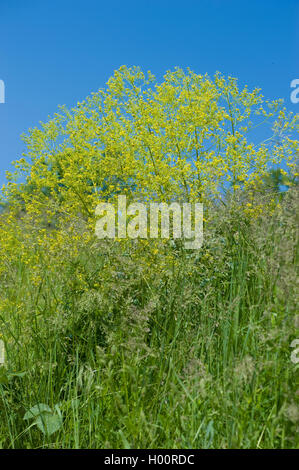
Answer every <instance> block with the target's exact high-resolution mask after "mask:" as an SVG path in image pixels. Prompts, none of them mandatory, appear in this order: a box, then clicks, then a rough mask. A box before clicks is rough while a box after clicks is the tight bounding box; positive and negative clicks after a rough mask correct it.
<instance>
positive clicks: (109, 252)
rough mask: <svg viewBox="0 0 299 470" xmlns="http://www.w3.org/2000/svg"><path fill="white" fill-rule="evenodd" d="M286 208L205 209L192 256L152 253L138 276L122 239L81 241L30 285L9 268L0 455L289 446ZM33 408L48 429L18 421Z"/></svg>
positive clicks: (292, 216)
mask: <svg viewBox="0 0 299 470" xmlns="http://www.w3.org/2000/svg"><path fill="white" fill-rule="evenodd" d="M297 205H298V195H297V192H296V191H295V190H294V191H293V192H292V191H290V192H289V194H288V195H287V197H285V198H284V201H283V204H282V210H281V211H278V213H277V214H276V215H274V216H273V217H270V216H264V217H261V218H260V219H259V220H258V221H256V222H255V223H250V222H249V221H248V220H246V218H245V217H241V215H238V214H237V213H235V212H234V211H232V210H230V207H226V208H223V209H221V210H218V211H216V210H215V216H214V222H213V223H212V224H211V226H210V227H209V228H208V229H207V230H206V232H205V244H204V246H203V248H202V249H201V250H200V252H197V253H192V252H188V251H186V250H184V249H183V248H182V247H181V246H179V245H178V244H177V245H176V246H172V247H168V248H162V246H161V251H160V252H159V253H158V254H157V256H156V257H155V259H154V260H152V261H151V262H150V265H149V266H148V268H147V270H143V269H142V268H141V266H140V265H139V264H138V262H136V260H138V256H137V255H136V250H137V248H136V244H133V243H132V246H127V250H126V251H125V252H124V251H123V250H122V249H121V247H119V246H118V245H117V244H116V243H110V244H108V243H107V244H106V245H105V244H104V243H95V244H94V245H93V246H84V245H83V244H82V247H81V250H80V252H79V253H78V255H77V256H76V257H72V256H68V255H67V254H66V253H65V254H64V255H63V256H64V269H63V270H60V271H56V272H53V271H52V270H51V269H50V266H49V265H48V264H45V265H44V266H43V278H42V282H41V283H40V284H39V285H38V286H36V285H34V284H33V283H32V282H31V280H30V269H29V268H28V267H26V265H24V264H23V263H22V262H21V261H19V262H17V263H14V264H12V265H11V266H9V267H8V269H7V272H6V273H5V275H3V276H2V279H1V285H2V292H1V298H2V301H3V302H4V303H5V302H6V305H7V306H8V307H7V310H6V312H5V314H3V313H2V314H1V318H0V331H1V333H2V337H3V339H4V341H5V346H6V362H5V365H4V366H0V447H2V448H43V447H45V448H298V447H299V442H298V422H299V411H298V398H299V397H298V365H296V364H294V363H292V361H291V352H292V349H291V348H290V344H291V341H292V340H293V339H294V338H296V337H299V336H298V330H296V327H297V328H298V315H297V316H296V302H297V301H298V298H297V296H298V289H297V286H296V281H297V275H296V265H297V263H298V237H297V224H298V218H297V216H298V214H297V213H296V206H297ZM32 249H34V248H32ZM163 250H164V251H163ZM169 253H170V254H171V258H169V259H171V260H172V261H171V262H169V264H167V265H166V267H165V257H167V256H168V255H169ZM297 285H298V284H297ZM296 335H297V336H296ZM296 381H297V382H296ZM40 403H43V404H45V405H48V406H49V407H50V408H51V409H52V410H53V415H54V416H56V418H57V417H58V416H60V414H61V418H59V419H60V425H59V426H60V428H59V429H58V430H57V431H56V432H53V433H52V434H51V435H49V433H43V432H42V431H41V430H40V429H39V428H38V427H37V426H36V425H32V424H33V422H34V419H31V420H30V419H29V420H24V419H23V418H24V415H25V413H26V412H27V411H28V410H29V409H30V408H31V407H33V406H34V405H37V404H40ZM56 405H57V407H56V409H54V408H55V406H56ZM57 419H58V418H57Z"/></svg>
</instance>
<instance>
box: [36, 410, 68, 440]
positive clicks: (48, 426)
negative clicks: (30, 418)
mask: <svg viewBox="0 0 299 470" xmlns="http://www.w3.org/2000/svg"><path fill="white" fill-rule="evenodd" d="M35 423H36V425H37V427H38V429H40V431H42V433H43V434H46V435H47V436H51V434H53V433H54V432H56V431H58V430H59V429H60V428H61V426H62V419H61V417H60V416H58V415H56V414H49V413H47V412H46V413H42V414H41V415H40V416H38V417H37V419H36V421H35Z"/></svg>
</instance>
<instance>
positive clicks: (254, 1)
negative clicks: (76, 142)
mask: <svg viewBox="0 0 299 470" xmlns="http://www.w3.org/2000/svg"><path fill="white" fill-rule="evenodd" d="M123 64H126V65H128V66H130V65H140V66H141V67H142V68H143V69H145V70H148V69H150V70H151V71H152V72H153V73H154V74H155V75H157V76H158V77H161V76H162V75H163V73H164V72H165V71H166V70H167V69H169V68H173V67H175V66H181V67H191V68H192V69H193V70H194V71H195V72H197V73H205V72H208V73H210V74H213V73H214V72H215V71H217V70H219V71H221V72H223V73H225V74H230V75H233V76H236V77H238V78H239V79H240V81H241V83H242V84H245V83H247V84H248V85H249V86H250V87H256V86H258V87H261V88H262V90H263V93H264V95H265V96H266V97H267V98H270V99H271V98H284V99H285V104H286V106H287V107H288V108H289V109H290V110H292V111H294V112H298V111H299V103H298V104H292V103H291V102H290V91H291V89H290V82H291V80H293V79H294V78H299V0H197V1H195V0H194V1H192V0H184V1H182V0H181V1H177V0H169V1H168V0H159V1H157V0H139V1H136V0H134V1H133V0H123V1H120V0H113V1H105V2H104V1H101V0H97V1H96V0H80V1H79V0H26V1H24V0H0V79H2V80H4V82H5V86H6V102H5V103H4V104H0V184H1V185H2V184H3V182H4V180H5V176H4V172H5V170H6V169H11V166H10V162H11V161H12V160H16V159H18V158H19V157H20V156H21V153H22V151H23V150H24V145H23V143H22V141H21V139H20V134H21V133H23V132H25V131H26V130H27V129H28V128H29V127H34V126H36V125H38V123H39V121H45V120H47V117H48V116H49V115H50V116H51V115H52V114H53V113H54V112H56V111H57V105H58V104H66V105H67V106H72V105H75V104H76V103H77V102H78V101H80V100H82V99H84V98H85V97H86V96H87V95H88V94H89V93H90V92H92V91H96V90H98V89H99V88H102V87H103V86H104V85H105V83H106V81H107V80H108V78H109V77H110V76H111V75H112V73H113V71H114V70H115V69H116V68H118V67H119V66H120V65H123Z"/></svg>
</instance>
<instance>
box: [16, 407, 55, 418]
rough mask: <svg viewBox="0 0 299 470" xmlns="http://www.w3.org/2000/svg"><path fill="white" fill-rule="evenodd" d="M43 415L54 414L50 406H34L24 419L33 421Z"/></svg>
mask: <svg viewBox="0 0 299 470" xmlns="http://www.w3.org/2000/svg"><path fill="white" fill-rule="evenodd" d="M43 413H50V414H52V410H51V408H50V407H49V406H48V405H45V404H44V403H38V405H34V406H33V407H32V408H30V410H28V411H27V412H26V413H25V415H24V418H23V419H32V418H35V417H36V416H39V415H41V414H43Z"/></svg>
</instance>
